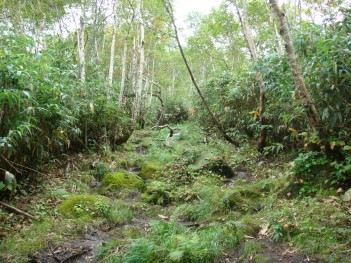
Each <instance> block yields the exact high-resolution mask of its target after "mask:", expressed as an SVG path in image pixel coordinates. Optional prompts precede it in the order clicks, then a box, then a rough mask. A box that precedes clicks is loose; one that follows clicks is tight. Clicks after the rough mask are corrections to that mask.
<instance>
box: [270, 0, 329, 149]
mask: <svg viewBox="0 0 351 263" xmlns="http://www.w3.org/2000/svg"><path fill="white" fill-rule="evenodd" d="M270 4H271V7H272V11H273V13H274V14H275V15H276V16H277V17H278V20H279V23H280V34H281V36H282V37H283V40H284V42H285V50H286V53H287V55H288V59H289V65H290V68H291V71H292V73H293V75H294V80H295V84H296V86H297V88H298V91H299V94H300V97H301V100H302V103H303V106H304V107H305V108H306V112H307V117H308V120H309V123H310V125H311V127H312V129H314V130H315V131H317V132H318V135H319V137H320V139H321V142H322V145H323V146H324V147H325V152H326V153H327V154H330V153H331V151H332V150H331V148H330V145H329V143H328V141H327V138H328V135H329V134H328V131H327V129H326V127H325V125H324V124H323V123H322V120H321V118H320V116H319V114H318V111H317V108H316V106H315V104H314V101H313V99H312V96H311V94H310V92H309V91H308V89H307V87H306V84H305V79H304V78H303V76H302V73H301V69H300V66H299V65H298V62H297V57H296V53H295V49H294V45H293V42H292V39H291V36H290V34H289V29H288V23H287V21H286V17H285V14H284V13H283V12H282V11H281V9H280V8H279V6H278V4H277V1H276V0H270Z"/></svg>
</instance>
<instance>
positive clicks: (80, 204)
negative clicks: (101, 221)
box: [60, 195, 111, 218]
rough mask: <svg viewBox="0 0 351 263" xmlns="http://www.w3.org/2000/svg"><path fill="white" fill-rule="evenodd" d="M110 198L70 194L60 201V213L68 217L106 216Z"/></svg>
mask: <svg viewBox="0 0 351 263" xmlns="http://www.w3.org/2000/svg"><path fill="white" fill-rule="evenodd" d="M110 205H111V203H110V199H109V198H107V197H106V196H102V195H72V196H70V197H68V198H67V199H66V200H65V201H63V202H62V204H61V206H60V209H61V213H62V214H63V215H64V216H65V217H68V218H80V217H87V218H92V217H106V216H108V214H109V212H110Z"/></svg>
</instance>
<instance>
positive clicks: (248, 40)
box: [234, 0, 267, 151]
mask: <svg viewBox="0 0 351 263" xmlns="http://www.w3.org/2000/svg"><path fill="white" fill-rule="evenodd" d="M234 5H235V7H236V11H237V13H238V16H239V19H240V22H241V26H242V29H243V33H244V37H245V40H246V43H247V46H248V48H249V51H250V55H251V60H252V62H253V63H257V50H256V46H255V44H254V41H253V37H252V32H251V28H250V26H249V24H248V22H247V8H246V0H242V8H243V10H242V14H241V13H240V10H239V6H238V3H237V2H236V1H234ZM255 74H256V80H257V83H258V86H259V88H260V103H259V106H258V113H259V123H260V126H261V131H260V140H259V142H258V144H257V150H259V151H261V150H263V148H264V147H265V146H266V139H267V129H266V127H265V126H266V124H267V122H266V119H265V118H264V116H263V115H264V112H265V105H266V85H265V83H264V80H263V76H262V72H261V71H260V70H259V69H258V70H256V73H255Z"/></svg>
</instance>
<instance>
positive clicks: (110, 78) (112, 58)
mask: <svg viewBox="0 0 351 263" xmlns="http://www.w3.org/2000/svg"><path fill="white" fill-rule="evenodd" d="M113 10H114V19H113V30H112V41H111V52H110V68H109V71H108V86H109V88H111V87H112V84H113V71H114V62H115V49H116V32H117V14H116V13H117V0H115V2H114V4H113Z"/></svg>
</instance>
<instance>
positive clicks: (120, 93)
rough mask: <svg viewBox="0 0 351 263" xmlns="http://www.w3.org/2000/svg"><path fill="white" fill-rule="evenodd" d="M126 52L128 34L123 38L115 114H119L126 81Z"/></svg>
mask: <svg viewBox="0 0 351 263" xmlns="http://www.w3.org/2000/svg"><path fill="white" fill-rule="evenodd" d="M127 52H128V36H127V37H126V38H125V40H124V47H123V57H122V76H121V87H120V91H119V97H118V110H117V115H118V114H119V111H120V110H121V106H122V101H123V94H124V85H125V81H126V68H127Z"/></svg>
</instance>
